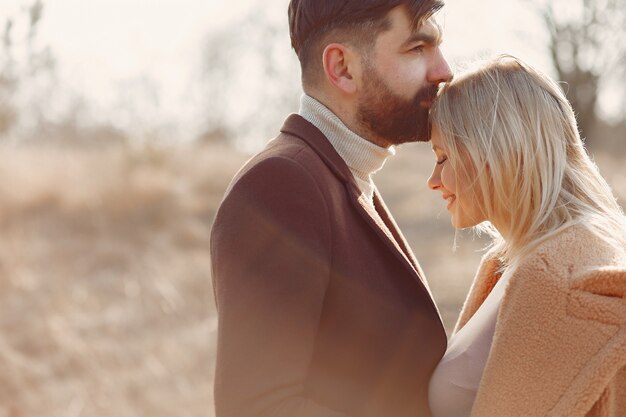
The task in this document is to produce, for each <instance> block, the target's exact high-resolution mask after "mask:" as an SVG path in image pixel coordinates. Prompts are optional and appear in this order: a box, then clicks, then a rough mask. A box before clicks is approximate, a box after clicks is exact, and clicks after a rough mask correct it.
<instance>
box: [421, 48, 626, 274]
mask: <svg viewBox="0 0 626 417" xmlns="http://www.w3.org/2000/svg"><path fill="white" fill-rule="evenodd" d="M431 122H432V124H433V127H436V128H438V129H439V132H440V135H441V140H442V142H443V145H444V147H445V149H446V152H447V156H448V160H449V163H451V164H452V166H453V168H454V169H455V171H456V173H457V175H458V176H461V175H464V176H466V178H467V176H469V175H472V174H473V175H475V178H471V179H472V180H473V181H476V185H477V187H475V188H477V189H478V195H477V196H476V198H477V200H478V201H477V203H478V204H479V205H480V207H481V208H482V210H483V213H484V214H485V217H486V218H487V219H489V220H490V221H491V222H492V223H494V224H497V225H498V228H499V230H500V232H502V233H503V236H500V234H499V233H498V231H496V230H495V228H494V227H493V226H492V225H489V224H487V225H486V226H485V225H483V226H481V229H483V230H486V231H488V232H489V233H490V234H491V235H492V236H493V237H494V246H495V247H496V250H497V251H498V252H499V253H500V255H501V256H502V258H503V261H504V262H505V263H506V264H509V265H510V264H511V263H513V262H515V261H517V260H518V259H519V258H520V257H521V256H523V255H524V254H526V253H528V252H529V251H531V250H532V249H533V248H535V247H536V246H537V245H538V244H539V243H540V242H542V241H543V240H545V239H546V238H548V237H550V236H552V235H554V234H556V233H558V232H559V231H561V230H563V229H564V228H566V227H569V226H571V225H573V224H576V223H583V224H585V225H587V226H589V227H590V229H591V230H593V231H594V232H595V233H596V234H597V235H598V236H600V237H601V238H604V239H605V240H609V241H611V242H612V243H614V244H618V245H624V244H626V226H625V222H624V215H623V212H622V210H621V208H620V207H619V205H618V204H617V202H616V200H615V197H614V196H613V193H612V192H611V189H610V187H609V186H608V184H607V183H606V181H605V180H604V179H603V178H602V176H601V175H600V173H599V172H598V169H597V167H596V165H595V164H594V163H593V161H592V160H591V159H590V158H589V156H588V155H587V153H586V151H585V149H584V146H583V142H582V141H581V139H580V135H579V133H578V128H577V124H576V118H575V116H574V112H573V110H572V107H571V106H570V104H569V102H568V101H567V99H566V98H565V95H564V94H563V92H562V91H561V89H560V88H559V86H558V85H557V84H556V83H555V82H554V81H553V80H552V79H550V77H548V76H546V75H544V74H542V73H540V72H539V71H537V70H535V69H533V68H531V67H530V66H529V65H526V64H524V63H522V62H521V61H520V60H518V59H516V58H514V57H511V56H499V57H498V58H496V59H494V60H492V61H489V62H487V63H485V64H483V65H482V66H481V67H479V68H478V69H475V70H472V71H468V72H466V73H463V74H461V75H455V78H454V79H453V80H452V81H450V82H449V83H447V84H446V85H445V86H444V87H443V88H442V89H441V91H440V93H439V96H438V98H437V100H436V102H435V103H434V104H433V108H432V110H431ZM462 156H464V157H463V158H462ZM467 156H469V160H470V161H471V163H472V164H473V166H472V167H470V168H468V167H467V166H465V164H464V162H463V161H466V160H467V159H468V158H467ZM457 183H458V182H457Z"/></svg>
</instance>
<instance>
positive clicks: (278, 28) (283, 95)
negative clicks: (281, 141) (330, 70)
mask: <svg viewBox="0 0 626 417" xmlns="http://www.w3.org/2000/svg"><path fill="white" fill-rule="evenodd" d="M203 78H204V88H203V94H204V95H205V102H206V104H205V105H204V115H203V118H204V120H205V121H206V123H205V128H204V134H203V135H202V137H203V139H205V140H212V141H215V140H218V139H221V140H227V141H228V142H229V143H232V144H235V145H238V146H240V147H244V148H247V149H250V150H253V149H255V148H258V147H259V146H262V145H263V143H265V141H266V140H267V139H268V138H269V137H271V136H274V135H276V133H277V132H278V129H279V128H280V126H281V124H282V121H283V119H284V118H285V116H286V115H287V114H289V113H290V112H295V111H297V110H298V100H299V97H300V94H301V87H300V67H299V65H298V61H297V58H296V56H295V54H294V53H293V51H291V47H290V42H289V31H288V28H287V22H286V19H284V18H283V16H280V20H278V19H277V18H275V17H274V18H273V17H272V16H269V15H268V14H267V13H266V11H265V10H264V8H263V6H259V7H257V8H254V9H253V10H251V11H250V12H249V13H248V14H247V15H246V16H244V17H243V18H242V19H241V20H239V21H236V22H233V23H232V24H230V25H229V26H227V27H225V28H223V29H222V30H218V31H213V32H212V33H210V34H209V35H208V37H207V40H206V43H205V47H204V68H203Z"/></svg>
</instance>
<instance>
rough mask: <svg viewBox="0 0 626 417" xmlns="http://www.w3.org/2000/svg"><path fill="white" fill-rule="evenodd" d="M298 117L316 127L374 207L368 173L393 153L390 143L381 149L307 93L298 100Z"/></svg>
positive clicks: (372, 186)
mask: <svg viewBox="0 0 626 417" xmlns="http://www.w3.org/2000/svg"><path fill="white" fill-rule="evenodd" d="M299 114H300V116H302V117H304V118H305V119H306V120H307V121H308V122H309V123H311V124H312V125H313V126H315V127H316V128H318V129H319V130H320V131H321V132H322V133H323V134H324V135H325V136H326V138H328V141H329V142H330V143H331V144H332V145H333V147H334V148H335V150H336V151H337V153H338V154H339V156H341V158H342V159H343V160H344V161H345V162H346V165H348V168H350V171H351V172H352V175H353V176H354V179H355V180H356V183H357V186H358V187H359V190H361V192H362V193H363V195H365V197H366V200H367V201H368V202H369V204H370V206H372V207H373V206H374V203H373V196H374V188H375V186H374V182H373V181H372V175H374V174H375V173H376V172H378V171H380V170H381V169H382V168H383V166H384V165H385V161H386V160H387V158H389V157H390V156H393V155H395V154H396V150H395V148H394V147H393V146H390V147H389V148H383V147H381V146H378V145H376V144H374V143H372V142H370V141H368V140H366V139H363V138H362V137H361V136H359V135H357V134H356V133H354V132H353V131H351V130H350V129H349V128H348V126H346V125H345V124H344V123H343V122H342V121H341V119H339V117H337V115H336V114H335V113H333V112H332V111H331V110H330V109H329V108H328V107H326V106H324V105H323V104H322V103H320V102H319V101H317V100H316V99H314V98H313V97H311V96H308V95H306V94H304V95H303V96H302V98H301V99H300V111H299Z"/></svg>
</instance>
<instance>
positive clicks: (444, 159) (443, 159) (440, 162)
mask: <svg viewBox="0 0 626 417" xmlns="http://www.w3.org/2000/svg"><path fill="white" fill-rule="evenodd" d="M447 160H448V157H447V156H444V157H443V158H441V159H440V160H438V161H437V165H441V164H443V163H444V162H446V161H447Z"/></svg>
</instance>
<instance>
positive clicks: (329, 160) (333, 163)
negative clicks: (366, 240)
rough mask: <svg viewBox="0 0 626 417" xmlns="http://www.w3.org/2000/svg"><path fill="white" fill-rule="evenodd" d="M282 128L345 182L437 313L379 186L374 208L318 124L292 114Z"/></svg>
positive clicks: (357, 207) (367, 218)
mask: <svg viewBox="0 0 626 417" xmlns="http://www.w3.org/2000/svg"><path fill="white" fill-rule="evenodd" d="M281 132H282V133H285V134H289V135H293V136H296V137H298V138H299V139H301V140H302V141H304V142H305V143H306V144H307V145H308V146H309V147H311V148H312V149H313V150H314V151H315V152H316V153H317V154H318V155H319V157H320V158H321V159H322V160H323V161H324V163H325V164H326V165H327V166H328V168H329V169H330V170H331V171H332V172H333V174H334V175H335V176H336V177H337V178H338V179H339V180H340V181H341V182H343V183H344V185H345V187H346V189H347V192H348V194H349V195H350V197H351V198H350V200H351V202H352V203H353V204H354V206H355V208H356V210H357V211H358V212H359V213H360V214H361V216H362V217H363V218H364V220H365V221H366V222H367V224H368V225H369V226H370V227H371V228H372V229H373V231H374V232H375V233H376V234H377V235H378V236H379V238H380V239H382V240H383V241H384V243H385V244H386V246H387V247H388V248H389V249H390V250H391V251H392V252H393V253H394V255H395V256H396V257H397V258H398V259H399V260H400V262H402V263H403V265H404V266H405V267H406V268H407V269H408V271H409V272H410V273H411V274H412V275H413V276H414V278H415V279H416V281H418V283H420V284H421V286H422V287H423V288H424V289H425V290H426V292H427V293H428V296H429V297H428V298H429V299H430V300H431V303H432V306H433V308H434V310H435V311H436V312H437V314H439V310H438V308H437V306H436V304H435V303H434V301H433V298H432V293H431V291H430V288H429V287H428V283H427V281H426V279H425V278H424V272H423V271H422V269H421V268H420V266H419V263H418V262H417V260H416V259H415V256H414V255H413V253H412V251H411V249H410V248H409V245H408V243H407V241H406V239H405V238H404V236H403V235H402V233H401V232H400V229H399V228H398V226H397V224H396V223H395V221H394V220H393V217H392V216H391V214H390V213H389V210H388V209H387V207H386V206H385V203H384V202H383V200H382V198H381V196H380V194H379V193H378V190H375V192H374V208H372V206H371V205H370V204H368V202H367V201H366V200H365V197H364V196H362V195H361V191H360V190H359V188H358V186H357V184H356V181H355V179H354V176H353V175H352V172H350V168H349V167H348V165H347V164H346V163H345V161H344V160H343V159H342V158H341V156H339V154H338V153H337V151H336V150H335V148H334V147H333V145H332V144H331V143H330V142H329V141H328V139H327V138H326V136H324V134H323V133H322V132H320V130H319V129H318V128H316V127H315V126H314V125H313V124H311V123H310V122H308V121H307V120H306V119H304V118H303V117H302V116H300V115H297V114H291V115H290V116H289V117H287V119H286V120H285V123H284V125H283V127H282V129H281ZM440 319H441V317H440Z"/></svg>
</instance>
